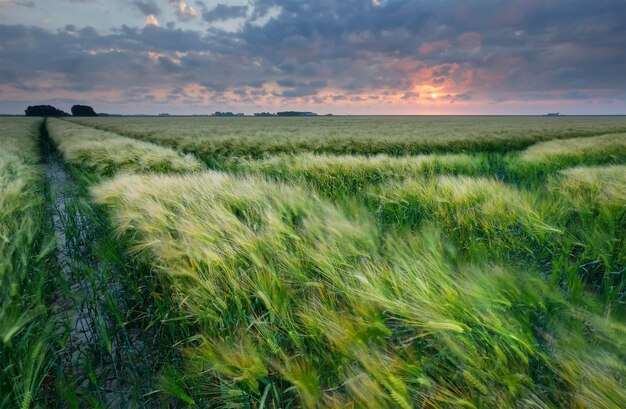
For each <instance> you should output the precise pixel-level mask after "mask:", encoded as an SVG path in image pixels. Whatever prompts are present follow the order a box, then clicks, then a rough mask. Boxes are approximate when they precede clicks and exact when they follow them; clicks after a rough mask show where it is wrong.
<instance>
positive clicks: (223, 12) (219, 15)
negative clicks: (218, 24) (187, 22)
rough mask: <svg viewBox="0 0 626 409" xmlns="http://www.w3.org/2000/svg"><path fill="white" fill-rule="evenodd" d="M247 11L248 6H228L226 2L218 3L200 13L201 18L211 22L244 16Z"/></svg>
mask: <svg viewBox="0 0 626 409" xmlns="http://www.w3.org/2000/svg"><path fill="white" fill-rule="evenodd" d="M247 13H248V6H228V5H226V4H221V3H220V4H218V5H217V6H215V7H214V8H212V9H210V10H205V11H204V12H203V13H202V19H203V20H204V21H206V22H209V23H212V22H214V21H219V20H230V19H234V18H239V17H245V16H246V15H247Z"/></svg>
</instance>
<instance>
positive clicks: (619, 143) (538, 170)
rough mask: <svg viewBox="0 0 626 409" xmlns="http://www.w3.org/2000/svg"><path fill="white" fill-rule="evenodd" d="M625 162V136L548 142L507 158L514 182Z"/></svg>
mask: <svg viewBox="0 0 626 409" xmlns="http://www.w3.org/2000/svg"><path fill="white" fill-rule="evenodd" d="M624 163H626V133H616V134H606V135H599V136H591V137H586V138H576V139H565V140H559V141H548V142H542V143H538V144H536V145H532V146H530V147H528V148H526V149H525V150H523V151H522V152H520V153H519V155H514V156H513V157H511V158H510V159H509V162H508V169H507V170H508V172H509V174H510V175H512V176H513V178H514V179H516V180H521V181H524V180H526V181H528V180H530V181H533V180H537V179H540V180H543V178H544V177H545V176H546V175H549V174H551V173H554V172H555V171H558V170H559V169H564V168H567V167H571V166H581V165H601V164H624Z"/></svg>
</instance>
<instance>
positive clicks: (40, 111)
mask: <svg viewBox="0 0 626 409" xmlns="http://www.w3.org/2000/svg"><path fill="white" fill-rule="evenodd" d="M24 115H26V116H54V117H61V116H70V114H68V113H67V112H65V111H63V110H60V109H58V108H56V107H53V106H52V105H31V106H29V107H28V108H26V110H25V111H24ZM71 115H73V116H98V114H97V113H96V111H94V109H93V108H92V107H90V106H89V105H74V106H72V114H71Z"/></svg>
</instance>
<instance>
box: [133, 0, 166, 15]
mask: <svg viewBox="0 0 626 409" xmlns="http://www.w3.org/2000/svg"><path fill="white" fill-rule="evenodd" d="M133 5H134V6H135V7H136V8H137V10H139V11H141V12H142V13H143V14H144V15H146V16H149V15H153V16H158V15H159V14H161V8H160V7H159V5H158V4H156V2H155V1H154V0H146V1H134V2H133Z"/></svg>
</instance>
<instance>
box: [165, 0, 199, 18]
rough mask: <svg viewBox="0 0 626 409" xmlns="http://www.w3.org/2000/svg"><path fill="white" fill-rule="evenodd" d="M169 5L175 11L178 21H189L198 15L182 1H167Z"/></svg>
mask: <svg viewBox="0 0 626 409" xmlns="http://www.w3.org/2000/svg"><path fill="white" fill-rule="evenodd" d="M169 3H170V5H172V6H173V7H174V9H175V10H176V16H177V17H178V19H179V20H180V21H189V20H191V19H193V18H195V17H196V16H197V15H198V12H197V11H196V10H195V9H194V8H193V7H191V6H188V5H187V4H186V3H185V2H183V1H177V0H169Z"/></svg>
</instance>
